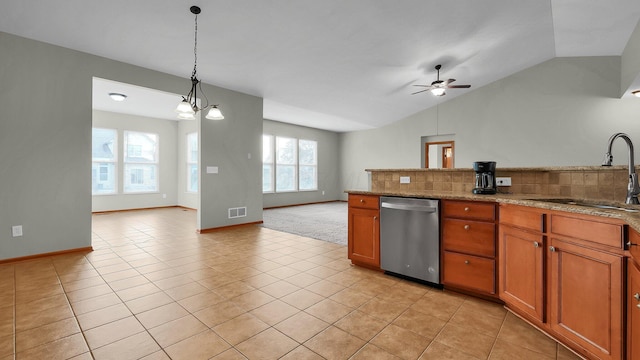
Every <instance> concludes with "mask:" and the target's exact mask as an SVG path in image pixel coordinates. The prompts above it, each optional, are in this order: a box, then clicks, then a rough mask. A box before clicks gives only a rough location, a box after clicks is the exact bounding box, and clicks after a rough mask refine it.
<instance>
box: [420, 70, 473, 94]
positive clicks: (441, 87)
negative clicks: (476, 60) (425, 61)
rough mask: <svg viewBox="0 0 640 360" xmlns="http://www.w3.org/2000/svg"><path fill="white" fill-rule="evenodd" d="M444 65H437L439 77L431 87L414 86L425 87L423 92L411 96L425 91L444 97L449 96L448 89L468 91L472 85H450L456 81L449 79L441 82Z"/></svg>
mask: <svg viewBox="0 0 640 360" xmlns="http://www.w3.org/2000/svg"><path fill="white" fill-rule="evenodd" d="M441 68H442V65H440V64H438V65H436V67H435V69H436V71H437V72H438V77H437V78H436V81H434V82H432V83H431V85H413V86H418V87H423V88H424V89H423V90H420V91H416V92H414V93H413V94H411V95H415V94H419V93H421V92H425V91H431V94H433V95H435V96H444V95H446V94H447V92H446V89H468V88H470V87H471V85H450V84H451V83H452V82H454V81H456V79H448V80H440V69H441Z"/></svg>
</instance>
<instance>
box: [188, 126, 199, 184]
mask: <svg viewBox="0 0 640 360" xmlns="http://www.w3.org/2000/svg"><path fill="white" fill-rule="evenodd" d="M187 192H192V193H197V192H198V133H196V132H193V133H189V134H187Z"/></svg>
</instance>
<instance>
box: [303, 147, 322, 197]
mask: <svg viewBox="0 0 640 360" xmlns="http://www.w3.org/2000/svg"><path fill="white" fill-rule="evenodd" d="M298 154H299V155H298V162H299V165H300V168H299V175H298V178H299V184H298V188H299V189H300V190H307V191H308V190H318V142H317V141H313V140H299V141H298Z"/></svg>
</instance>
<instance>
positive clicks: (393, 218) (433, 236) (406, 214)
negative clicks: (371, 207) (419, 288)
mask: <svg viewBox="0 0 640 360" xmlns="http://www.w3.org/2000/svg"><path fill="white" fill-rule="evenodd" d="M439 205H440V201H439V200H433V199H414V198H401V197H381V198H380V267H381V268H382V269H383V270H385V271H387V272H391V273H395V274H399V275H404V276H408V277H411V278H415V279H419V280H423V281H427V282H430V283H433V284H440V215H439V214H440V210H439Z"/></svg>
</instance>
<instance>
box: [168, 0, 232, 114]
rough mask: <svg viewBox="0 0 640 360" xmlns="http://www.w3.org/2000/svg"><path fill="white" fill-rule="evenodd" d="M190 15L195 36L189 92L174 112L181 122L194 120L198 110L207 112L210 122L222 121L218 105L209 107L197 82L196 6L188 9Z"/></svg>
mask: <svg viewBox="0 0 640 360" xmlns="http://www.w3.org/2000/svg"><path fill="white" fill-rule="evenodd" d="M189 10H190V11H191V13H192V14H193V15H195V32H194V33H195V36H194V39H195V40H194V46H193V72H192V73H191V90H190V91H189V93H188V94H187V96H183V97H182V101H181V102H180V103H179V104H178V106H177V107H176V112H177V113H178V119H182V120H195V114H196V113H197V112H198V111H200V110H207V109H209V111H208V112H207V115H206V116H205V117H206V118H207V119H210V120H222V119H224V115H222V111H220V109H219V108H218V105H209V99H208V98H207V95H205V93H204V92H203V91H202V82H201V81H200V80H198V76H197V66H198V14H200V12H201V9H200V7H198V6H192V7H190V8H189ZM198 91H200V95H201V96H203V97H204V99H205V101H206V103H205V105H204V106H202V107H199V106H198Z"/></svg>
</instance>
